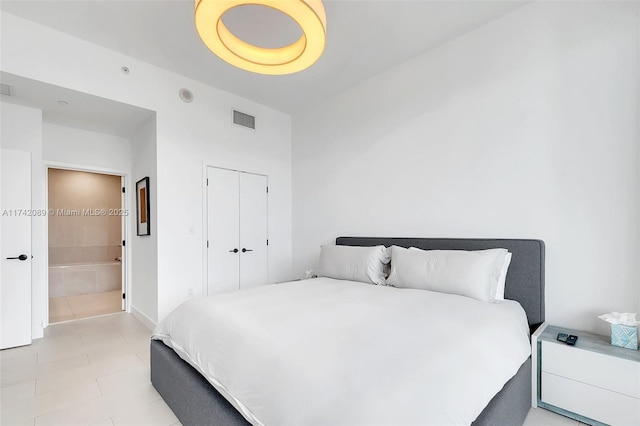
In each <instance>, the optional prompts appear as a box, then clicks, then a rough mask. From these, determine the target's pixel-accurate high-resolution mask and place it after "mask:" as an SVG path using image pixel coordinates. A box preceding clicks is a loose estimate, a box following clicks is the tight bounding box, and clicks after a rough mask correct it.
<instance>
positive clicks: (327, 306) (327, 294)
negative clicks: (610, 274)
mask: <svg viewBox="0 0 640 426" xmlns="http://www.w3.org/2000/svg"><path fill="white" fill-rule="evenodd" d="M528 336H529V328H528V325H527V320H526V316H525V313H524V311H523V309H522V307H521V306H520V305H519V304H518V303H516V302H513V301H504V302H500V303H487V302H480V301H477V300H474V299H470V298H467V297H463V296H456V295H451V294H443V293H435V292H431V291H426V290H411V289H396V288H392V287H385V286H376V285H371V284H363V283H357V282H351V281H340V280H333V279H329V278H317V279H312V280H305V281H297V282H290V283H283V284H275V285H268V286H262V287H258V288H254V289H250V290H243V291H239V292H232V293H224V294H217V295H214V296H209V297H203V298H198V299H192V300H190V301H188V302H186V303H184V304H183V305H181V306H180V307H178V308H177V309H176V310H175V311H174V312H172V313H171V314H170V315H169V316H168V317H167V318H166V319H165V320H164V321H162V322H161V323H160V324H159V325H158V327H157V328H156V330H155V332H154V334H153V338H154V339H159V340H162V341H163V342H164V343H165V344H166V345H168V346H170V347H172V348H173V349H174V350H175V351H176V352H177V353H178V354H179V355H180V356H181V357H182V358H183V359H185V360H186V361H187V362H189V363H190V364H191V365H192V366H194V367H195V368H196V369H197V370H198V371H199V372H200V373H201V374H202V375H204V376H205V377H206V378H207V379H208V380H209V382H211V384H213V386H214V387H215V388H216V389H217V390H218V391H219V392H220V393H221V394H222V395H224V396H225V397H226V398H227V399H228V400H229V401H230V402H231V403H232V404H233V405H234V406H235V407H236V408H237V409H238V410H239V411H240V412H241V413H242V414H243V415H244V417H245V418H246V419H247V420H248V421H249V422H251V423H252V424H254V425H383V424H385V425H427V424H428V425H468V424H470V423H471V422H472V421H473V420H474V419H475V418H476V417H477V416H478V415H479V414H480V412H482V410H483V409H484V408H485V406H486V405H487V404H488V402H489V401H490V400H491V398H493V396H494V395H495V394H496V393H498V391H500V389H501V388H502V386H503V385H504V384H505V383H506V382H507V381H508V380H509V379H510V378H511V377H513V376H514V375H515V373H516V372H517V371H518V369H519V367H520V365H521V364H522V363H523V362H524V361H525V360H526V359H527V357H528V356H529V355H530V346H529V340H528V339H529V337H528Z"/></svg>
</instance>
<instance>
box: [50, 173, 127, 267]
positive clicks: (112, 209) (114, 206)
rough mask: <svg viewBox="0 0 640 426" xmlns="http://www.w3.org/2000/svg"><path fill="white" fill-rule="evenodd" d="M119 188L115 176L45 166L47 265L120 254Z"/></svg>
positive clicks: (93, 260)
mask: <svg viewBox="0 0 640 426" xmlns="http://www.w3.org/2000/svg"><path fill="white" fill-rule="evenodd" d="M120 188H121V184H120V177H119V176H111V175H104V174H99V173H87V172H79V171H73V170H61V169H49V206H48V208H49V216H48V219H49V265H50V266H55V265H68V264H77V263H93V262H108V261H113V260H115V258H116V257H119V256H120V253H121V251H120V243H121V235H122V233H121V219H122V217H121V216H120V215H118V214H117V213H118V209H120V207H121V189H120ZM105 212H106V213H105Z"/></svg>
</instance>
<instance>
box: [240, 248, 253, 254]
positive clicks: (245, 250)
mask: <svg viewBox="0 0 640 426" xmlns="http://www.w3.org/2000/svg"><path fill="white" fill-rule="evenodd" d="M248 251H253V250H251V249H246V248H243V249H242V252H243V253H246V252H248Z"/></svg>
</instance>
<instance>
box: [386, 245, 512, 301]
mask: <svg viewBox="0 0 640 426" xmlns="http://www.w3.org/2000/svg"><path fill="white" fill-rule="evenodd" d="M507 253H508V251H507V250H506V249H490V250H476V251H465V250H421V249H417V248H413V249H411V250H410V249H405V248H402V247H397V246H392V247H391V274H390V275H389V278H388V279H387V284H389V285H393V286H395V287H401V288H415V289H422V290H432V291H438V292H441V293H451V294H459V295H462V296H468V297H472V298H474V299H477V300H482V301H485V302H488V301H492V300H494V299H495V298H496V297H495V296H496V292H497V289H498V283H499V281H500V277H501V275H502V272H503V270H504V269H505V268H504V264H505V257H506V256H507ZM505 276H506V273H505ZM503 291H504V290H503Z"/></svg>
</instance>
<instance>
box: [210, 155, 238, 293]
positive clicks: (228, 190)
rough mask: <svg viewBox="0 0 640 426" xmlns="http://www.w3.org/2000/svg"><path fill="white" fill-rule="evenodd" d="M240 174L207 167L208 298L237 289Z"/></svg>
mask: <svg viewBox="0 0 640 426" xmlns="http://www.w3.org/2000/svg"><path fill="white" fill-rule="evenodd" d="M239 197H240V195H239V173H238V172H235V171H233V170H224V169H217V168H215V167H207V215H208V218H207V219H208V224H207V234H208V235H207V241H208V242H209V248H208V251H207V257H208V259H207V271H208V272H207V290H208V294H214V293H218V292H221V291H229V290H238V288H239V286H240V280H239V276H240V275H239V274H240V247H239V240H238V238H239V234H238V233H239V228H240V213H239V210H240V205H239V200H240V198H239Z"/></svg>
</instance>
